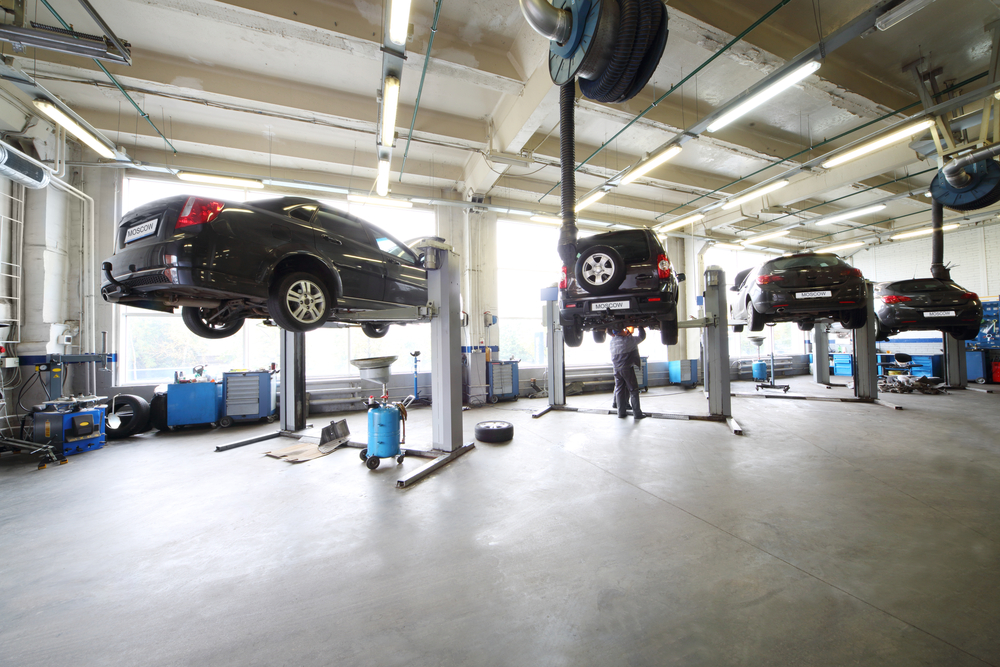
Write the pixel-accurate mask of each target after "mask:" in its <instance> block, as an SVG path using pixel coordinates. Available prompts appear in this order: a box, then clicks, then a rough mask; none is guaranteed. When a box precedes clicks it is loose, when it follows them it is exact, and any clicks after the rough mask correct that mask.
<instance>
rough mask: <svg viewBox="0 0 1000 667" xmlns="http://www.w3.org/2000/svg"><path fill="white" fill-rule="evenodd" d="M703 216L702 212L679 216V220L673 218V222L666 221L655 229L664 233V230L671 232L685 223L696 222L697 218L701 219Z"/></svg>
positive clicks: (685, 224) (684, 225)
mask: <svg viewBox="0 0 1000 667" xmlns="http://www.w3.org/2000/svg"><path fill="white" fill-rule="evenodd" d="M704 217H705V216H704V214H702V213H695V214H694V215H689V216H687V217H686V218H681V219H680V220H675V221H673V222H668V223H667V224H665V225H663V226H662V227H660V228H659V229H657V230H656V231H658V232H660V233H661V234H662V233H664V232H672V231H674V230H675V229H680V228H681V227H686V226H687V225H690V224H691V223H693V222H698V221H699V220H701V219H702V218H704Z"/></svg>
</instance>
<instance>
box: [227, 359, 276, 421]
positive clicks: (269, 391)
mask: <svg viewBox="0 0 1000 667" xmlns="http://www.w3.org/2000/svg"><path fill="white" fill-rule="evenodd" d="M222 395H223V398H224V408H223V410H222V411H220V413H219V415H220V416H219V425H220V426H231V425H232V424H233V422H234V421H249V420H257V419H262V418H267V419H268V421H274V416H275V414H276V407H277V391H276V388H275V383H274V376H272V375H271V373H270V371H230V372H229V373H223V374H222Z"/></svg>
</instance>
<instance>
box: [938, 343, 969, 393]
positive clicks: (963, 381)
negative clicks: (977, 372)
mask: <svg viewBox="0 0 1000 667" xmlns="http://www.w3.org/2000/svg"><path fill="white" fill-rule="evenodd" d="M941 337H942V342H943V343H944V381H945V383H947V385H948V386H949V387H951V388H952V389H965V388H966V387H967V386H969V374H968V369H967V367H966V359H965V342H964V341H960V340H955V337H954V336H952V335H951V334H947V333H945V332H943V331H942V332H941Z"/></svg>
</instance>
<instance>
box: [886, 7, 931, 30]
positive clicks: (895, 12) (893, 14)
mask: <svg viewBox="0 0 1000 667" xmlns="http://www.w3.org/2000/svg"><path fill="white" fill-rule="evenodd" d="M932 2H934V0H910V1H909V2H904V3H903V4H901V5H899V6H898V7H896V8H895V9H890V10H889V11H887V12H886V13H885V14H882V16H880V17H878V18H877V19H876V20H875V27H876V28H878V29H879V30H882V31H884V30H888V29H889V28H891V27H892V26H894V25H896V24H897V23H899V22H900V21H905V20H906V19H908V18H910V17H911V16H913V15H914V14H916V13H917V12H919V11H920V10H921V9H923V8H924V7H926V6H927V5H929V4H931V3H932Z"/></svg>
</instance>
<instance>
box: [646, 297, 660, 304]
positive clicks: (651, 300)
mask: <svg viewBox="0 0 1000 667" xmlns="http://www.w3.org/2000/svg"><path fill="white" fill-rule="evenodd" d="M659 300H660V297H656V298H655V299H646V301H647V302H649V303H653V302H654V301H659Z"/></svg>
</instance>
